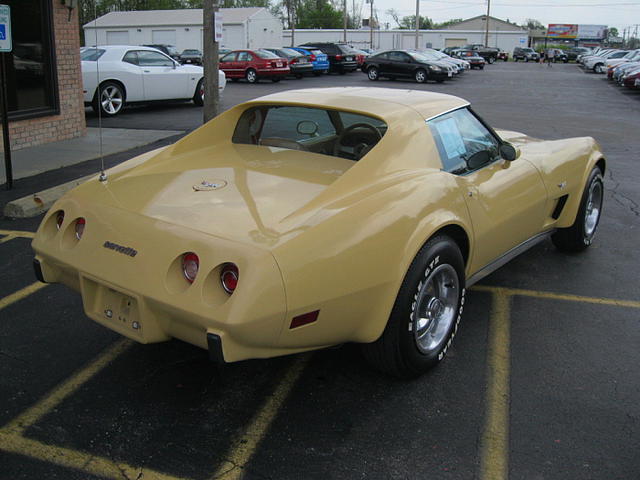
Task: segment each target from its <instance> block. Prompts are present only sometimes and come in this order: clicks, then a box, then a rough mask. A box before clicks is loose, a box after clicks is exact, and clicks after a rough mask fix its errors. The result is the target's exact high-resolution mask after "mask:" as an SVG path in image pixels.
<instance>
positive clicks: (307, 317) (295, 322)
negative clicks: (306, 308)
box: [289, 310, 320, 329]
mask: <svg viewBox="0 0 640 480" xmlns="http://www.w3.org/2000/svg"><path fill="white" fill-rule="evenodd" d="M319 314H320V310H315V311H313V312H309V313H303V314H302V315H298V316H297V317H293V318H292V319H291V325H289V329H291V328H298V327H301V326H303V325H308V324H310V323H313V322H315V321H316V320H317V319H318V315H319Z"/></svg>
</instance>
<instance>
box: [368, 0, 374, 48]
mask: <svg viewBox="0 0 640 480" xmlns="http://www.w3.org/2000/svg"><path fill="white" fill-rule="evenodd" d="M369 1H370V2H371V14H370V15H369V32H370V34H371V36H370V39H369V43H371V46H370V47H369V48H371V50H373V0H369Z"/></svg>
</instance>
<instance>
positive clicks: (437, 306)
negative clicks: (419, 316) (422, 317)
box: [427, 297, 444, 318]
mask: <svg viewBox="0 0 640 480" xmlns="http://www.w3.org/2000/svg"><path fill="white" fill-rule="evenodd" d="M443 308H444V305H443V304H442V301H440V299H439V298H435V297H434V298H432V299H431V300H429V304H428V305H427V315H428V316H429V318H436V317H437V316H438V315H440V314H441V313H442V309H443Z"/></svg>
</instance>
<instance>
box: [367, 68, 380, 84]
mask: <svg viewBox="0 0 640 480" xmlns="http://www.w3.org/2000/svg"><path fill="white" fill-rule="evenodd" d="M367 77H369V80H371V81H376V80H378V78H379V76H378V69H377V68H376V67H371V68H369V70H367Z"/></svg>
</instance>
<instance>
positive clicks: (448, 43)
mask: <svg viewBox="0 0 640 480" xmlns="http://www.w3.org/2000/svg"><path fill="white" fill-rule="evenodd" d="M466 44H467V39H466V38H445V39H444V46H445V48H446V47H462V46H463V45H466Z"/></svg>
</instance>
